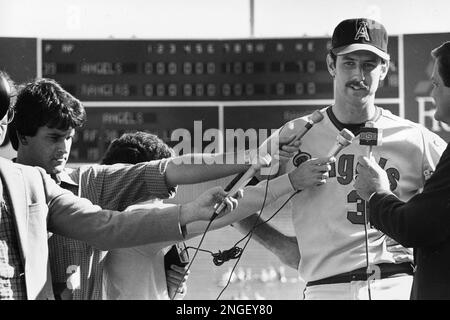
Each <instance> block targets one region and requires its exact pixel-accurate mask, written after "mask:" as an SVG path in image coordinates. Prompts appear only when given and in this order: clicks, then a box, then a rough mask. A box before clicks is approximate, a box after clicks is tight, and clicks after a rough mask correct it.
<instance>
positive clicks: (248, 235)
mask: <svg viewBox="0 0 450 320" xmlns="http://www.w3.org/2000/svg"><path fill="white" fill-rule="evenodd" d="M300 191H301V190H298V191H295V192H294V193H292V194H291V195H290V196H289V198H288V199H287V200H286V201H285V202H284V203H283V204H282V205H281V207H280V208H278V210H276V211H275V213H273V214H272V215H271V216H270V218H269V219H267V220H265V221H263V222H260V223H257V221H256V222H255V224H254V225H253V227H252V228H251V229H250V231H249V232H248V233H247V234H246V235H245V236H244V237H243V238H242V239H240V240H239V241H238V242H236V244H235V245H234V246H233V248H231V249H229V250H233V251H236V250H239V256H238V257H237V261H236V263H235V264H234V266H233V268H232V270H231V272H230V276H229V278H228V281H227V283H226V285H225V286H224V288H223V289H222V290H221V291H220V293H219V295H218V296H217V298H216V300H219V299H220V297H221V296H222V294H223V292H224V291H225V290H226V289H227V288H228V285H229V284H230V282H231V278H232V276H233V273H234V270H235V269H236V267H237V265H238V263H239V261H240V259H241V257H242V254H243V253H244V251H245V249H246V248H247V245H248V243H249V242H250V240H251V238H252V235H253V231H254V230H255V229H256V228H257V227H259V226H261V225H263V224H265V223H268V222H269V221H270V220H272V218H273V217H275V216H276V215H277V214H278V213H279V212H280V211H281V209H283V208H284V207H285V206H286V204H287V203H288V202H289V201H290V200H291V199H292V197H293V196H295V195H296V194H298V193H299V192H300ZM265 201H266V198H265V199H264V202H265ZM264 207H265V203H263V207H262V209H261V211H260V213H259V214H258V218H259V217H260V216H261V214H262V212H263V210H264ZM246 238H248V239H247V241H246V242H245V244H244V247H243V248H242V249H240V248H239V247H238V246H237V245H238V244H239V243H241V242H242V241H244V240H245V239H246Z"/></svg>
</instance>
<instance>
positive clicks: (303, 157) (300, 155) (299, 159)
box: [292, 150, 311, 167]
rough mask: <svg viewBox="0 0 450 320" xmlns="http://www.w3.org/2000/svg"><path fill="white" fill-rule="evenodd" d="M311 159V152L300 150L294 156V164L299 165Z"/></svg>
mask: <svg viewBox="0 0 450 320" xmlns="http://www.w3.org/2000/svg"><path fill="white" fill-rule="evenodd" d="M309 159H311V155H310V154H309V153H307V152H303V151H301V150H299V151H298V152H297V154H296V155H295V156H294V157H293V158H292V164H293V165H294V166H296V167H298V166H299V165H301V164H302V163H303V162H305V161H308V160H309Z"/></svg>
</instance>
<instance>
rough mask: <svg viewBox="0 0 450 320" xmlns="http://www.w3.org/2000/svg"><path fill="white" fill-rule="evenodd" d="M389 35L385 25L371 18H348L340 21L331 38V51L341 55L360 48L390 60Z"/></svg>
mask: <svg viewBox="0 0 450 320" xmlns="http://www.w3.org/2000/svg"><path fill="white" fill-rule="evenodd" d="M387 45H388V35H387V32H386V29H385V28H384V26H383V25H382V24H381V23H379V22H377V21H375V20H371V19H366V18H359V19H348V20H344V21H342V22H340V23H339V24H338V25H337V26H336V28H335V29H334V32H333V36H332V38H331V51H332V52H333V53H334V54H335V55H337V56H339V55H343V54H347V53H350V52H354V51H358V50H366V51H370V52H373V53H375V54H376V55H378V56H379V57H380V58H382V59H384V60H389V58H390V57H389V54H388V53H387Z"/></svg>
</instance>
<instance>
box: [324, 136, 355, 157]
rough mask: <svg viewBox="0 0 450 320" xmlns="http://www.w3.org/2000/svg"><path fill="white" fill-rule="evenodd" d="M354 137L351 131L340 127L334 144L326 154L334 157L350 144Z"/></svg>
mask: <svg viewBox="0 0 450 320" xmlns="http://www.w3.org/2000/svg"><path fill="white" fill-rule="evenodd" d="M354 138H355V135H354V134H353V133H351V131H350V130H348V129H342V131H341V132H339V134H338V136H337V137H336V144H335V145H334V146H333V148H331V150H330V152H328V155H329V156H330V157H335V156H336V155H337V154H338V153H339V152H341V150H342V149H344V148H345V147H347V146H348V145H350V144H351V143H352V141H353V139H354Z"/></svg>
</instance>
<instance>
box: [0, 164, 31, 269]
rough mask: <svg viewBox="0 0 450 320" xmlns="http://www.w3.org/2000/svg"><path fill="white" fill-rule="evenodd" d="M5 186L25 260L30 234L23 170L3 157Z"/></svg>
mask: <svg viewBox="0 0 450 320" xmlns="http://www.w3.org/2000/svg"><path fill="white" fill-rule="evenodd" d="M1 174H2V177H3V181H4V185H3V188H4V189H5V190H7V192H8V196H9V199H10V201H11V208H10V210H11V211H12V212H11V213H12V214H13V215H14V217H15V223H16V231H17V233H18V236H19V243H20V253H21V255H22V259H23V261H24V262H25V257H26V248H27V234H28V207H27V194H26V186H25V183H24V180H23V174H22V171H21V170H20V169H19V168H17V167H16V166H14V165H13V164H12V163H11V162H9V161H7V160H4V159H1Z"/></svg>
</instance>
